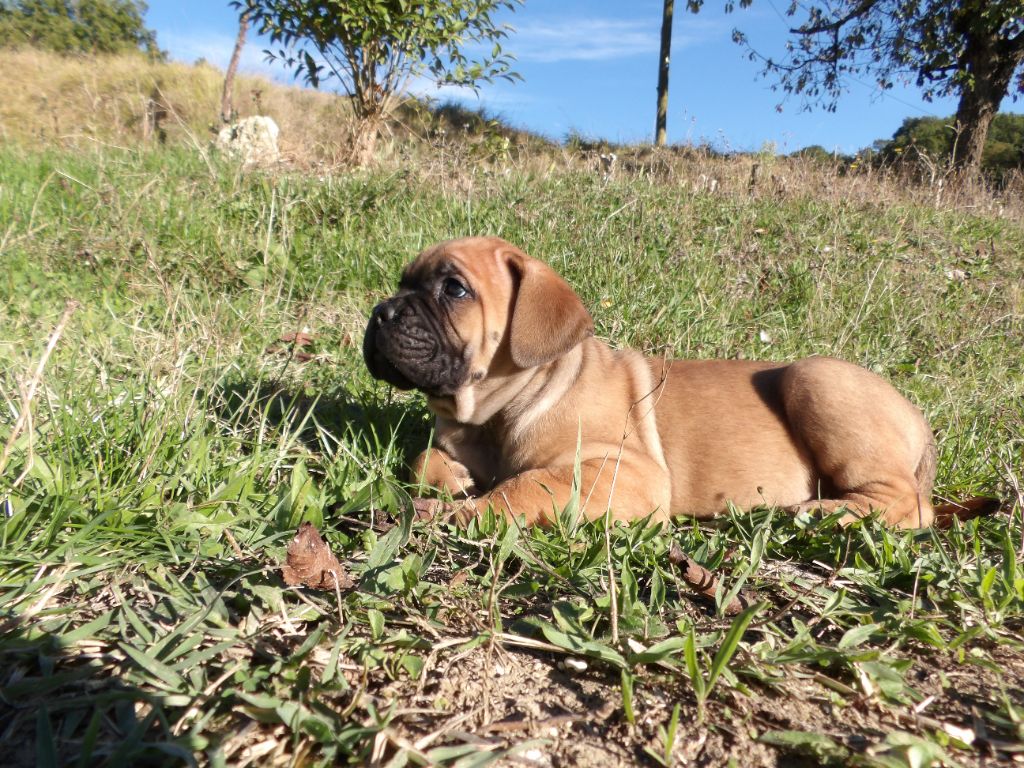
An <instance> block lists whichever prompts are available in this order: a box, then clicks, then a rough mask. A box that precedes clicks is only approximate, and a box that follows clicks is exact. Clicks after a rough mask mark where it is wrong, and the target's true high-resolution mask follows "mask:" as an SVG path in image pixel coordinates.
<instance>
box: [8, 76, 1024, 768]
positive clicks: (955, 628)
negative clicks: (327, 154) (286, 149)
mask: <svg viewBox="0 0 1024 768" xmlns="http://www.w3.org/2000/svg"><path fill="white" fill-rule="evenodd" d="M69 66H70V65H69ZM183 71H185V70H183ZM201 71H202V70H187V72H188V76H187V77H184V78H183V82H182V86H181V87H185V85H188V86H189V87H194V88H196V89H197V90H196V91H195V92H197V93H198V92H199V89H200V85H199V84H198V83H196V82H193V80H194V79H195V78H194V75H195V73H196V72H201ZM51 77H52V79H53V82H54V83H60V82H65V83H66V82H68V81H66V80H65V81H62V80H61V78H60V76H59V73H56V72H54V73H51ZM140 78H141V74H140ZM71 82H72V83H73V85H71V86H67V90H68V93H69V94H77V95H76V96H75V98H79V97H80V96H81V92H82V91H83V88H84V86H83V85H82V81H81V80H72V81H71ZM141 82H142V80H141V79H140V83H141ZM214 83H215V78H212V77H211V80H210V84H209V88H210V89H213V90H210V91H209V95H208V96H207V97H204V98H209V99H212V98H213V96H214V95H215V93H216V90H215V84H214ZM146 87H148V86H147V85H145V84H143V85H140V90H139V92H140V93H142V92H145V90H146ZM168 87H170V85H169V84H168ZM203 87H204V88H206V87H207V86H203ZM243 87H244V86H243ZM93 90H94V91H95V93H96V94H97V99H98V100H97V101H96V104H98V105H99V106H98V107H97V109H108V110H113V111H112V112H110V114H113V113H114V112H116V110H117V109H118V107H117V105H118V104H119V103H121V102H120V101H119V99H120V96H119V95H118V92H117V91H111V92H109V93H108V95H107V96H105V97H103V98H100V97H99V95H100V94H102V93H105V92H104V91H103V90H102V88H99V87H97V88H95V89H93ZM181 93H185V91H182V92H181ZM204 93H205V91H204ZM2 95H3V94H0V97H2ZM136 95H137V94H136ZM307 97H308V98H310V99H320V98H321V97H318V96H309V95H305V96H303V97H302V98H307ZM48 98H49V97H48ZM68 98H71V97H70V96H68ZM132 98H134V96H133V97H132ZM177 98H181V97H177ZM128 101H131V99H128ZM181 101H182V104H184V105H188V104H193V106H194V105H195V104H197V103H198V102H197V101H190V100H189V99H188V98H181ZM0 103H2V106H0V108H3V109H13V108H12V107H10V105H9V104H8V103H7V102H5V101H4V102H0ZM39 103H42V102H41V101H40V102H39ZM125 103H128V102H125ZM311 103H314V104H316V105H321V104H326V102H321V101H314V102H311ZM212 104H215V102H211V105H212ZM104 105H106V106H104ZM23 108H24V109H26V110H27V109H28V106H25V107H23ZM183 108H184V107H183ZM323 108H324V109H328V107H327V106H324V107H323ZM82 109H83V113H84V114H88V113H90V108H89V107H88V106H87V105H86V106H83V107H82ZM203 110H205V108H203ZM203 110H200V109H198V108H196V112H195V113H194V114H193V113H189V115H190V116H189V117H188V118H187V120H185V122H186V124H189V125H190V126H191V127H190V128H189V130H190V131H192V132H194V133H197V132H198V130H199V125H200V123H201V121H202V120H203V119H204V118H202V117H201V116H200V115H201V114H202V113H203ZM10 114H11V113H10V112H8V113H7V115H10ZM275 117H276V115H275ZM96 119H97V120H100V118H98V117H97V118H96ZM189 120H196V121H199V122H196V123H188V121H189ZM13 122H16V121H12V118H10V117H7V116H5V118H4V126H5V128H4V129H5V130H9V129H10V126H11V125H12V124H13ZM280 122H282V123H283V124H287V122H286V118H285V117H284V116H282V117H281V118H280ZM306 122H308V123H312V122H315V121H312V120H307V121H306ZM25 124H29V121H28V120H27V119H26V121H25ZM10 130H13V129H10ZM64 130H65V129H64V128H60V129H59V130H57V131H56V133H57V134H58V135H61V136H63V135H64V133H63V132H64ZM182 130H184V129H182ZM286 130H287V129H286ZM310 130H314V129H312V128H311V129H310ZM101 131H102V126H100V125H99V124H97V127H96V136H95V138H98V139H99V138H101V136H100V133H101ZM33 135H34V134H32V132H28V133H26V134H24V135H19V139H18V141H17V142H7V143H5V146H4V147H3V148H2V149H0V259H2V260H3V264H4V267H5V268H4V270H3V271H2V272H0V294H2V295H3V297H4V299H3V301H4V311H3V312H0V395H2V398H3V407H2V410H0V451H2V452H3V453H2V458H0V508H2V509H3V510H4V514H3V516H2V517H0V658H2V661H3V663H2V664H0V743H2V744H3V746H4V750H5V755H6V756H7V760H8V764H14V765H62V764H76V765H97V764H107V765H126V764H131V765H140V764H168V765H176V764H188V763H198V764H201V765H307V764H309V765H316V764H331V763H332V762H336V763H346V762H352V763H355V764H367V763H371V762H373V763H376V764H381V765H384V764H392V765H402V764H407V763H412V764H460V765H482V764H484V763H486V762H487V761H489V760H492V759H499V758H502V756H503V755H505V754H506V753H507V752H508V751H509V750H511V751H513V752H516V753H517V754H519V755H521V756H525V757H522V759H524V760H527V762H528V764H532V765H594V766H597V765H601V766H604V765H609V764H615V763H618V764H626V765H630V764H636V763H640V764H650V765H656V764H658V763H665V764H679V762H680V761H682V760H686V761H687V762H688V763H695V764H698V765H720V764H724V763H726V762H727V761H729V760H733V761H734V764H737V765H744V766H750V765H783V764H785V765H790V764H793V761H794V760H796V759H801V760H804V761H806V763H808V764H813V763H816V762H832V763H833V764H862V765H929V764H938V763H939V762H945V763H946V764H953V763H957V764H962V765H980V764H982V763H983V762H985V761H986V760H988V759H989V758H988V757H987V755H989V754H990V753H992V754H995V755H997V756H1001V757H1006V756H1008V755H1010V754H1019V753H1020V751H1021V750H1022V749H1024V746H1022V742H1024V727H1022V722H1024V719H1022V718H1024V699H1022V698H1021V690H1024V650H1022V647H1021V640H1020V632H1021V626H1022V625H1021V616H1022V608H1024V564H1022V562H1021V556H1022V554H1021V553H1022V550H1021V547H1022V546H1024V543H1022V542H1024V538H1022V537H1024V525H1022V522H1021V517H1022V514H1024V510H1022V503H1021V499H1020V490H1019V488H1020V484H1021V477H1022V472H1021V467H1022V464H1024V371H1022V356H1021V349H1022V348H1024V283H1022V280H1021V275H1022V274H1024V226H1022V224H1021V222H1020V218H1019V214H1018V212H1017V209H1016V208H1014V207H1012V205H1011V204H1010V203H1008V202H1007V199H1006V198H997V197H992V196H981V195H980V193H979V194H978V196H975V197H971V198H955V197H953V196H952V193H950V192H948V191H947V190H942V189H938V190H937V189H935V188H919V187H915V188H910V187H907V188H901V187H899V186H898V185H897V184H895V183H893V182H892V181H885V180H878V179H875V178H872V177H868V176H839V175H836V174H835V173H833V172H830V171H828V170H827V169H826V170H820V169H819V170H815V166H813V165H812V164H801V163H797V162H795V161H794V162H783V161H779V160H776V159H774V158H755V159H734V160H731V161H730V160H726V159H719V158H712V157H708V156H706V155H704V154H701V153H694V152H685V151H682V150H680V151H678V152H676V153H674V154H652V153H650V152H649V151H647V150H638V151H637V152H636V153H635V154H633V155H631V156H630V157H628V158H625V159H620V163H621V166H622V167H620V168H619V169H618V170H616V171H615V172H614V173H613V174H612V175H611V177H610V178H606V175H605V174H604V173H603V172H602V171H600V170H597V169H596V168H592V167H590V166H589V165H588V163H589V160H588V159H587V158H586V157H583V156H571V155H568V154H565V153H563V152H562V151H561V150H557V151H556V150H550V151H547V152H545V153H544V154H542V155H536V156H528V155H525V154H523V155H521V156H518V155H514V156H506V157H503V156H502V155H500V153H498V154H492V155H490V156H489V157H488V158H486V163H485V162H474V158H478V159H479V155H474V154H473V153H474V152H476V151H478V150H476V149H474V148H472V147H467V146H465V145H459V144H456V143H454V142H448V143H443V142H439V143H437V144H432V145H431V144H425V145H423V147H426V148H427V149H423V148H421V149H418V150H416V151H417V153H418V154H417V157H418V158H419V161H418V162H415V163H413V162H385V163H383V164H382V167H381V168H380V169H379V170H377V171H374V172H358V173H336V174H321V175H318V176H313V175H309V174H305V173H302V172H300V171H298V170H296V169H295V168H294V167H285V168H283V169H277V170H275V171H273V172H265V173H250V174H243V173H241V172H240V171H239V169H238V168H236V167H234V166H232V165H229V164H226V163H224V162H223V161H222V160H221V159H219V158H218V157H216V156H212V155H211V156H207V155H203V154H202V153H200V152H199V151H197V150H196V149H195V148H192V147H191V146H190V142H189V141H187V140H185V141H182V142H180V143H179V142H174V143H172V145H171V146H168V147H164V148H149V149H147V148H141V149H140V148H138V147H136V146H134V145H132V146H131V147H123V148H118V147H115V146H109V145H110V144H115V143H118V142H117V141H115V140H113V138H112V137H110V136H108V137H107V138H103V139H102V141H96V142H93V141H88V142H85V143H81V142H79V141H78V140H77V139H76V141H75V146H74V148H72V149H68V148H62V147H61V146H55V145H54V144H52V143H51V142H49V141H46V142H41V141H37V140H35V139H32V140H31V141H30V139H31V138H32V136H33ZM61 143H63V141H62V142H58V143H57V144H61ZM627 160H628V161H629V163H630V164H627V162H626V161H627ZM754 161H756V162H758V163H759V164H760V165H759V172H758V173H759V175H758V176H757V181H756V183H755V184H754V185H753V186H751V185H750V183H749V180H750V177H751V164H752V162H754ZM477 233H494V234H498V235H501V236H503V237H506V238H507V239H509V240H511V241H513V242H516V243H518V244H520V245H522V246H523V247H524V248H525V249H526V250H527V251H528V252H530V253H532V254H534V255H536V256H540V257H542V258H545V259H546V260H548V261H549V262H551V263H552V264H553V265H554V266H555V267H556V268H557V269H559V270H560V271H561V272H562V273H563V274H565V275H566V277H567V278H568V279H569V280H570V282H571V283H572V284H573V285H574V287H576V288H577V290H578V291H579V292H580V294H581V296H583V298H584V300H585V301H586V303H587V305H588V306H589V307H591V308H592V310H593V312H594V316H595V320H596V323H597V332H598V334H599V335H600V336H602V337H604V338H606V339H608V340H609V341H611V342H612V343H613V344H615V345H622V346H625V345H630V346H635V347H640V348H644V349H647V350H649V351H651V352H657V353H661V352H669V353H671V354H675V355H679V356H694V357H711V356H716V357H718V356H721V357H736V356H746V357H766V358H771V359H780V360H782V359H790V358H793V357H796V356H800V355H806V354H834V355H838V356H842V357H844V358H846V359H849V360H852V361H855V362H858V363H861V364H863V365H866V366H868V367H870V368H872V369H873V370H876V371H878V372H880V373H882V374H883V375H885V376H886V377H887V378H889V379H890V380H891V381H893V383H894V384H895V385H896V386H897V387H898V388H899V389H900V390H901V391H903V392H905V393H906V394H907V395H908V396H909V397H910V398H911V399H912V400H914V401H915V402H916V403H918V404H919V405H920V406H921V407H922V408H923V409H924V411H925V412H926V413H927V415H928V417H929V418H930V419H931V422H932V424H933V426H934V427H935V429H936V431H937V433H938V436H939V443H940V466H939V478H938V488H937V492H938V494H939V495H941V496H947V497H953V498H958V497H961V496H964V495H968V494H971V493H975V492H986V493H997V494H999V495H1000V496H1001V497H1002V498H1004V499H1006V500H1007V503H1006V505H1005V508H1004V510H1003V511H1002V512H1001V513H1000V514H999V515H998V516H997V517H994V518H990V519H986V520H982V521H974V522H971V523H969V524H967V525H965V526H964V527H962V528H956V529H954V530H951V531H930V530H929V531H923V532H918V533H906V534H903V533H894V532H891V531H887V530H885V529H883V528H882V527H880V526H878V525H876V524H875V523H873V522H865V523H863V524H858V525H855V526H853V527H851V528H848V529H845V530H838V529H836V528H835V527H834V526H833V525H831V524H830V523H828V522H822V521H814V520H803V519H802V520H791V519H788V518H787V517H786V516H784V515H782V514H780V513H778V512H777V511H775V510H768V509H766V510H759V511H757V512H755V513H754V514H752V515H737V516H736V517H735V518H733V519H727V520H724V521H722V522H720V523H716V524H714V525H699V526H698V525H694V524H693V523H691V522H686V521H678V522H676V523H674V524H673V525H672V526H670V527H669V528H667V529H666V530H656V529H655V530H644V529H642V528H640V527H634V528H629V529H626V528H617V529H614V530H613V531H611V532H610V533H609V534H608V537H607V539H606V536H605V531H604V529H603V527H602V526H601V525H600V524H598V525H592V526H591V525H586V526H581V527H580V528H579V529H578V530H570V529H568V528H567V527H560V528H556V529H554V530H550V531H530V532H520V531H519V530H518V529H516V528H515V527H514V526H513V527H508V526H506V525H505V524H504V523H498V524H496V523H494V521H483V522H481V523H480V524H475V525H474V526H473V527H471V528H470V530H468V531H461V530H458V529H455V528H451V527H446V526H434V525H426V524H422V523H413V522H412V521H411V519H410V516H409V514H408V505H407V500H408V496H409V494H410V493H411V492H415V489H412V488H410V487H409V486H407V485H406V484H405V483H404V482H403V479H402V470H401V467H402V462H403V457H404V456H405V454H406V453H407V452H409V451H411V450H414V449H416V448H418V447H421V446H422V445H423V444H424V443H425V442H426V440H427V439H428V437H429V419H428V415H427V413H426V410H425V408H424V405H423V402H422V400H421V399H420V398H419V397H417V396H415V395H407V394H401V393H397V392H394V391H391V390H389V389H388V388H386V387H384V386H381V385H379V384H377V383H375V382H373V381H372V380H371V379H370V378H369V376H368V375H367V373H366V371H365V370H364V366H363V364H362V362H361V358H360V340H361V334H362V328H363V325H364V322H365V317H366V313H367V311H368V309H369V308H370V307H371V306H372V305H373V303H374V302H375V301H377V300H379V299H380V298H381V297H382V296H384V295H386V293H387V292H388V291H389V290H390V288H391V287H392V286H393V285H394V283H395V280H396V277H397V275H398V272H399V269H400V267H401V265H402V264H403V263H404V262H405V261H407V260H408V259H410V258H411V257H412V256H413V255H414V254H415V253H416V252H417V251H418V250H419V249H421V248H422V247H424V246H426V245H428V244H430V243H433V242H435V241H437V240H440V239H444V238H448V237H453V236H460V235H466V234H477ZM69 300H73V301H75V302H77V308H75V309H74V310H73V313H72V314H71V315H70V319H69V320H68V321H67V324H66V326H65V327H63V329H62V330H61V333H60V335H59V338H55V340H54V344H55V346H54V349H53V352H52V355H50V356H49V357H48V358H47V359H45V365H43V366H42V367H40V361H43V360H44V358H45V355H46V346H47V340H48V339H50V338H51V334H52V333H53V332H54V328H55V326H57V324H58V321H59V319H60V318H61V316H62V313H64V312H65V307H66V305H67V302H68V301H69ZM303 330H305V331H306V332H308V333H309V334H310V335H311V336H312V337H313V342H312V344H311V345H309V346H305V347H302V348H294V346H293V344H292V343H291V342H289V341H288V340H287V339H288V338H290V335H291V334H294V333H296V332H298V331H303ZM22 414H25V415H26V416H29V415H30V418H25V419H21V420H19V417H20V416H21V415H22ZM303 520H312V521H314V522H315V523H317V524H318V525H321V526H322V527H323V530H324V533H325V536H326V538H327V540H328V541H329V543H330V544H331V546H332V547H333V548H334V550H335V552H336V553H337V554H338V555H339V557H340V558H341V559H342V561H343V562H345V563H346V564H347V565H348V566H349V567H350V569H351V571H352V573H353V575H354V576H355V578H356V580H357V588H356V589H354V590H351V591H347V592H345V593H341V594H338V595H336V594H334V593H332V592H324V593H316V592H312V591H308V590H296V589H293V588H289V587H285V586H284V584H283V582H282V580H281V577H280V573H279V570H278V568H277V566H278V564H279V563H280V561H281V560H282V559H283V557H284V551H285V547H286V545H287V543H288V541H289V539H290V537H291V535H292V533H293V532H294V529H295V527H296V525H298V523H299V522H301V521H303ZM395 522H397V523H398V524H397V526H394V525H393V523H395ZM672 541H675V542H677V543H678V544H679V545H681V546H682V547H683V549H684V550H685V551H687V552H688V553H690V554H692V555H693V556H694V557H695V558H697V559H698V560H700V561H701V562H702V563H704V564H705V565H706V566H707V567H709V568H711V569H713V570H714V571H715V572H716V573H718V574H719V575H720V576H721V577H722V580H723V584H724V587H723V590H722V593H721V594H720V595H719V600H718V602H717V606H721V605H724V604H725V603H726V602H728V600H727V598H728V594H729V593H730V592H731V591H733V590H738V589H739V588H741V587H743V588H744V589H747V590H751V591H753V592H754V593H756V597H755V599H754V606H755V607H754V608H753V609H752V610H751V612H750V613H748V614H744V615H742V616H740V617H739V618H733V617H729V616H725V615H724V614H723V612H722V611H721V610H719V608H718V607H716V605H709V604H707V603H703V602H701V601H699V600H697V599H696V598H695V597H693V595H692V594H691V592H690V591H689V590H688V589H687V588H686V587H685V585H684V584H683V583H682V581H681V580H680V575H679V573H678V571H677V569H676V567H675V566H674V565H672V564H671V563H670V562H669V559H668V557H667V551H668V548H669V544H670V542H672ZM612 584H614V585H615V588H614V589H612V587H611V585H612ZM613 603H614V610H613V608H612V606H613ZM616 634H617V636H618V641H617V642H616V641H614V640H613V636H614V635H616ZM673 723H676V724H677V726H676V725H673ZM389 761H391V762H390V763H389Z"/></svg>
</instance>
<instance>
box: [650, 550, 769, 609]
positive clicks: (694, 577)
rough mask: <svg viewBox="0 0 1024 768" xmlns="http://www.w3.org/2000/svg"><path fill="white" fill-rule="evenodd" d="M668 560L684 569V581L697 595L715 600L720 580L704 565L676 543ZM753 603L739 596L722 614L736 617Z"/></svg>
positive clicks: (731, 601) (725, 607)
mask: <svg viewBox="0 0 1024 768" xmlns="http://www.w3.org/2000/svg"><path fill="white" fill-rule="evenodd" d="M668 559H669V562H670V563H674V564H675V565H678V566H680V567H681V568H682V571H683V581H685V582H686V583H687V584H688V585H689V586H690V589H692V590H693V591H694V592H696V593H697V594H699V595H701V596H702V597H706V598H708V599H710V600H714V599H715V594H716V593H717V591H718V584H719V582H718V578H717V577H716V576H715V575H714V574H713V573H712V572H711V571H709V570H708V569H707V568H705V567H704V566H703V565H700V564H699V563H698V562H697V561H696V560H694V559H693V558H692V557H690V556H689V555H687V554H686V553H685V552H683V549H682V547H680V546H679V545H678V544H677V543H676V542H675V541H673V542H672V544H671V546H670V547H669V550H668ZM752 604H753V603H752V602H751V600H750V598H749V597H747V596H746V595H744V594H742V593H741V594H739V595H737V596H736V597H734V598H733V599H732V600H730V601H729V602H728V603H727V604H726V605H723V606H722V612H723V613H724V614H725V615H726V616H735V615H736V614H738V613H741V612H743V610H744V609H746V608H748V607H749V606H750V605H752Z"/></svg>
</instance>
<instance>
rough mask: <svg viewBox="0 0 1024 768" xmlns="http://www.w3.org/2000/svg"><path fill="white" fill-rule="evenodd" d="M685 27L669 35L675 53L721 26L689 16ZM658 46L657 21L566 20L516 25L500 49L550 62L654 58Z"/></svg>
mask: <svg viewBox="0 0 1024 768" xmlns="http://www.w3.org/2000/svg"><path fill="white" fill-rule="evenodd" d="M686 25H687V30H688V33H686V34H680V33H679V32H676V33H674V34H673V37H672V46H673V48H676V49H677V50H678V49H679V48H681V47H685V46H689V45H693V44H695V43H698V42H700V41H701V40H702V39H705V38H707V37H708V36H710V34H711V33H713V32H718V31H720V28H721V27H722V25H721V24H720V23H717V22H714V21H706V20H702V19H696V18H693V17H690V16H689V15H687V17H686ZM660 45H661V29H660V26H659V24H658V23H657V22H656V23H653V24H652V23H650V22H648V21H645V20H637V19H613V18H604V19H602V18H587V19H580V18H574V17H567V18H563V19H552V20H549V21H547V22H545V23H530V22H528V23H526V24H522V25H520V26H517V27H516V30H515V32H513V33H512V34H510V35H509V37H508V39H507V41H505V42H504V43H503V45H502V47H503V48H505V49H506V50H508V51H509V52H511V53H513V54H515V56H516V58H517V59H518V60H520V61H523V62H526V61H536V62H541V63H553V62H559V61H604V60H608V59H623V58H628V57H631V56H657V54H658V49H659V47H660Z"/></svg>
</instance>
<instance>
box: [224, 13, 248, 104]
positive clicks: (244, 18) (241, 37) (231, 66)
mask: <svg viewBox="0 0 1024 768" xmlns="http://www.w3.org/2000/svg"><path fill="white" fill-rule="evenodd" d="M248 31H249V12H248V11H243V12H242V15H241V16H239V17H238V38H237V39H236V40H235V50H234V51H232V52H231V61H230V62H228V71H227V72H226V73H225V74H224V92H223V93H222V94H221V97H220V119H221V122H223V123H230V122H231V120H232V118H234V116H235V106H234V103H233V100H232V96H233V94H234V88H235V72H237V71H238V60H239V59H240V58H242V48H243V47H244V46H245V35H246V32H248Z"/></svg>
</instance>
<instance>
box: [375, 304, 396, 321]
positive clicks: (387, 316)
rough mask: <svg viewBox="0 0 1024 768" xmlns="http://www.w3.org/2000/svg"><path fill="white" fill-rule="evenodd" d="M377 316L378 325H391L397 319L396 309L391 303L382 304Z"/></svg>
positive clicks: (378, 308)
mask: <svg viewBox="0 0 1024 768" xmlns="http://www.w3.org/2000/svg"><path fill="white" fill-rule="evenodd" d="M376 316H377V323H378V325H380V324H383V323H390V322H391V321H392V320H394V319H395V308H394V306H393V305H392V304H391V303H390V302H388V303H386V304H381V305H379V306H378V307H377V312H376Z"/></svg>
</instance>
